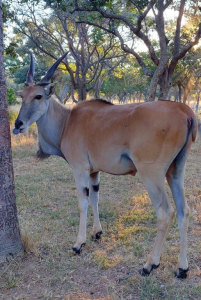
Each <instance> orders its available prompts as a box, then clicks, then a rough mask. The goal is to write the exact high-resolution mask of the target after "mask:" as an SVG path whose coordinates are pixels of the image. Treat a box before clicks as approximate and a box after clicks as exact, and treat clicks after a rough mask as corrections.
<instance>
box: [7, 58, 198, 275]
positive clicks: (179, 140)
mask: <svg viewBox="0 0 201 300" xmlns="http://www.w3.org/2000/svg"><path fill="white" fill-rule="evenodd" d="M65 56H66V53H65V54H64V55H63V56H62V57H61V58H59V59H58V60H57V61H56V62H55V63H54V64H53V65H52V66H51V68H50V69H49V70H48V72H47V73H46V75H45V76H44V77H43V78H42V79H41V81H40V82H39V83H37V84H34V61H33V56H32V54H31V62H30V68H29V71H28V73H27V79H26V83H25V85H26V86H25V88H24V90H23V91H22V93H21V97H22V106H21V109H20V112H19V115H18V117H17V119H16V121H15V129H14V130H13V132H14V134H18V133H20V132H27V130H28V128H29V127H30V126H31V125H32V124H33V123H34V122H36V123H37V127H38V142H39V150H38V156H39V157H41V158H44V157H47V156H50V155H58V156H60V157H62V158H64V159H65V160H66V161H67V162H68V163H69V165H70V166H71V168H72V170H73V174H74V178H75V184H76V188H77V195H78V208H79V212H80V222H79V231H78V236H77V240H76V243H75V245H74V247H73V250H74V251H75V253H80V251H81V248H82V246H83V245H84V244H85V242H86V224H87V209H88V198H89V200H90V203H91V205H92V209H93V214H94V223H93V236H94V237H95V238H96V239H98V238H100V237H101V234H102V227H101V224H100V220H99V213H98V201H99V172H100V171H103V172H106V173H109V174H115V175H128V174H130V175H132V176H135V174H136V173H137V172H138V173H139V175H140V177H141V179H142V180H143V182H144V184H145V186H146V189H147V191H148V194H149V197H150V199H151V201H152V203H153V206H154V208H155V210H156V216H157V234H156V240H155V243H154V246H153V249H152V251H151V253H150V255H149V257H148V259H147V261H146V263H145V264H144V266H143V268H142V269H141V270H140V274H141V275H143V276H146V275H149V274H150V272H151V271H152V269H156V268H157V267H158V266H159V264H160V256H161V252H162V249H163V246H164V242H165V240H166V236H167V233H168V229H169V226H170V223H171V220H172V218H173V215H174V209H173V206H172V204H171V201H170V200H169V199H168V197H167V195H166V191H165V178H166V179H167V182H168V184H169V186H170V189H171V192H172V195H173V199H174V202H175V206H176V210H177V218H178V227H179V232H180V253H179V258H178V269H177V271H176V273H175V275H176V276H177V277H178V278H186V277H187V271H188V261H187V229H188V217H189V207H188V204H187V202H186V199H185V196H184V172H185V164H186V160H187V156H188V153H189V150H190V147H191V144H192V142H194V141H195V140H196V134H197V121H196V117H195V114H194V113H193V111H192V110H191V109H190V108H189V107H188V106H187V105H185V104H182V103H176V102H171V101H154V102H148V103H140V104H128V105H113V104H111V103H108V102H107V101H105V100H100V99H96V100H90V101H84V102H83V103H79V104H77V105H76V106H75V107H73V108H72V109H68V108H66V107H65V106H64V105H62V104H61V103H59V102H58V101H57V100H55V99H54V98H53V97H52V95H53V93H54V85H53V84H50V78H51V77H52V75H53V74H54V72H55V70H56V68H57V66H58V65H59V64H60V62H61V61H62V60H63V59H64V58H65Z"/></svg>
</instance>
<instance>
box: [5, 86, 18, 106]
mask: <svg viewBox="0 0 201 300" xmlns="http://www.w3.org/2000/svg"><path fill="white" fill-rule="evenodd" d="M7 99H8V105H9V106H10V105H15V104H18V102H17V97H16V94H15V91H14V90H13V89H12V88H7Z"/></svg>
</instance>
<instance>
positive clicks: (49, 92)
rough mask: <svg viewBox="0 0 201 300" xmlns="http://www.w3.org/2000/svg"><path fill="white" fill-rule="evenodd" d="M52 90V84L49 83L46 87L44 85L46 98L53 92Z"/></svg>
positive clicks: (53, 89)
mask: <svg viewBox="0 0 201 300" xmlns="http://www.w3.org/2000/svg"><path fill="white" fill-rule="evenodd" d="M54 91H55V86H54V84H49V85H48V86H47V87H45V94H46V97H47V99H49V98H50V97H51V96H52V95H53V94H54Z"/></svg>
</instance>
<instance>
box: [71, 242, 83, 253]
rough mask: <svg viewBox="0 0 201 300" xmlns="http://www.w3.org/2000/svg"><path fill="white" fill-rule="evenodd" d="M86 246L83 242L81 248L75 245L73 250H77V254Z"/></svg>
mask: <svg viewBox="0 0 201 300" xmlns="http://www.w3.org/2000/svg"><path fill="white" fill-rule="evenodd" d="M83 246H85V243H83V244H82V245H81V246H80V248H77V247H73V251H74V252H75V254H80V253H81V252H82V247H83Z"/></svg>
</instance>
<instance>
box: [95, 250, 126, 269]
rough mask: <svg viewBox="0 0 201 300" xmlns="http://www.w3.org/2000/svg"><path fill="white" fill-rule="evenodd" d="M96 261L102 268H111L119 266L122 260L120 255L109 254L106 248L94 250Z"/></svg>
mask: <svg viewBox="0 0 201 300" xmlns="http://www.w3.org/2000/svg"><path fill="white" fill-rule="evenodd" d="M94 261H95V262H97V263H98V265H99V267H100V268H101V269H109V268H114V267H115V266H117V265H118V264H119V263H120V262H121V261H122V257H121V256H120V255H109V254H108V253H107V252H106V251H105V250H97V251H95V252H94Z"/></svg>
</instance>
